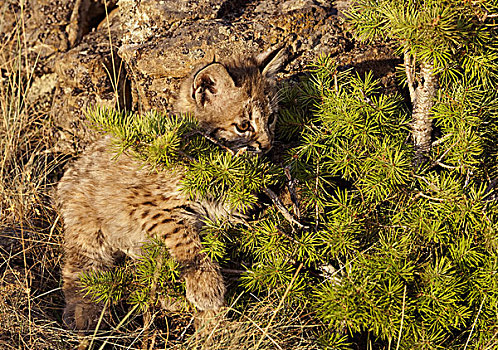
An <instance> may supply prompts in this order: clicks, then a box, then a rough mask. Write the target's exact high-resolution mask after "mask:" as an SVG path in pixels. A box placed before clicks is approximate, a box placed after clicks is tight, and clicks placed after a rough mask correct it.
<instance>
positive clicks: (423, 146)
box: [405, 52, 437, 165]
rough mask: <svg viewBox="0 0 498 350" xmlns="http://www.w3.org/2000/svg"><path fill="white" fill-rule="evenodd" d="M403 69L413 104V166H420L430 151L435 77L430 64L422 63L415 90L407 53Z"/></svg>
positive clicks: (435, 86)
mask: <svg viewBox="0 0 498 350" xmlns="http://www.w3.org/2000/svg"><path fill="white" fill-rule="evenodd" d="M405 69H406V75H407V80H408V87H409V90H410V96H411V100H412V103H413V112H412V123H411V128H412V137H413V145H414V149H415V165H420V164H421V163H423V162H424V161H425V160H427V157H428V153H429V151H430V149H431V133H432V119H431V115H430V114H431V109H432V107H433V106H434V101H435V99H436V91H437V77H436V76H435V75H434V65H433V64H432V62H422V63H421V65H420V79H419V81H418V85H417V87H416V88H415V79H414V76H413V69H414V67H413V66H412V62H411V57H410V54H409V53H408V52H405Z"/></svg>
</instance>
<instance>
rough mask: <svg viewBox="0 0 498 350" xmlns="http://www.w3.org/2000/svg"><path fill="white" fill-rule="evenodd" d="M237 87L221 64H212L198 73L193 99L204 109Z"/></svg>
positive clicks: (193, 87) (193, 83) (193, 88)
mask: <svg viewBox="0 0 498 350" xmlns="http://www.w3.org/2000/svg"><path fill="white" fill-rule="evenodd" d="M234 87H235V82H234V81H233V79H232V77H231V76H230V74H229V73H228V71H227V69H226V68H225V67H224V66H223V65H222V64H221V63H211V64H209V65H207V66H206V67H204V68H202V69H201V70H200V71H198V72H197V73H196V74H195V76H194V80H193V82H192V98H193V99H194V100H195V102H196V103H197V104H199V105H201V106H202V107H204V106H206V105H207V104H213V103H215V102H216V100H217V99H220V97H223V95H224V93H225V92H227V91H228V90H230V89H233V88H234Z"/></svg>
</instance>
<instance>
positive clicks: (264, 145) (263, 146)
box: [259, 140, 271, 153]
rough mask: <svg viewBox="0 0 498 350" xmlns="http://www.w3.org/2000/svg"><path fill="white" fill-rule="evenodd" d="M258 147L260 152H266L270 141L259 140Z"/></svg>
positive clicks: (269, 146)
mask: <svg viewBox="0 0 498 350" xmlns="http://www.w3.org/2000/svg"><path fill="white" fill-rule="evenodd" d="M259 149H260V150H261V152H263V153H266V152H268V151H269V150H270V149H271V142H270V141H269V140H266V141H263V142H261V141H260V142H259Z"/></svg>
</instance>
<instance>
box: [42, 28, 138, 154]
mask: <svg viewBox="0 0 498 350" xmlns="http://www.w3.org/2000/svg"><path fill="white" fill-rule="evenodd" d="M110 28H111V39H109V36H108V30H107V28H106V27H103V28H102V30H99V31H93V32H91V33H89V34H88V35H86V36H85V37H84V38H83V39H82V41H81V43H80V44H79V45H78V46H77V47H75V48H73V49H71V50H69V51H68V52H66V53H65V54H63V55H60V57H59V58H58V61H57V65H56V68H55V72H56V73H57V76H58V85H57V90H56V93H55V96H54V104H53V106H52V112H51V114H52V118H53V120H54V124H55V125H56V126H57V129H58V136H57V146H56V148H57V150H58V151H59V152H62V153H75V152H78V151H80V150H81V149H83V148H84V147H85V146H86V145H87V144H88V143H89V142H91V141H92V140H93V139H94V138H95V136H96V135H95V132H94V131H93V130H91V129H90V128H89V127H88V125H87V122H86V118H85V111H86V110H87V109H88V108H89V107H92V106H99V105H101V106H109V107H117V106H122V107H125V104H126V103H125V99H126V96H125V95H124V91H126V89H125V81H126V78H125V74H126V73H125V72H124V69H123V66H122V64H121V59H120V58H119V56H118V55H117V46H118V45H120V39H119V38H120V36H121V31H120V26H119V25H118V22H117V21H111V27H110ZM128 98H129V97H128Z"/></svg>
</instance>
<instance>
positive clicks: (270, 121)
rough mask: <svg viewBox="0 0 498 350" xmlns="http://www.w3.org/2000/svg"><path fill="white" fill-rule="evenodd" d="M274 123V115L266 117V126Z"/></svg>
mask: <svg viewBox="0 0 498 350" xmlns="http://www.w3.org/2000/svg"><path fill="white" fill-rule="evenodd" d="M274 121H275V113H272V114H270V116H269V117H268V125H272V124H273V122H274Z"/></svg>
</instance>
